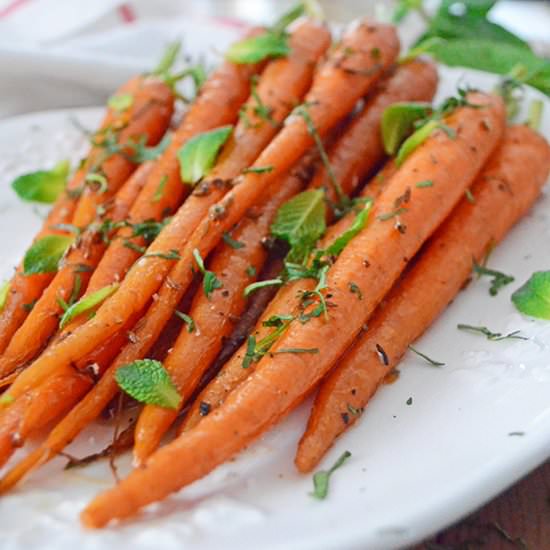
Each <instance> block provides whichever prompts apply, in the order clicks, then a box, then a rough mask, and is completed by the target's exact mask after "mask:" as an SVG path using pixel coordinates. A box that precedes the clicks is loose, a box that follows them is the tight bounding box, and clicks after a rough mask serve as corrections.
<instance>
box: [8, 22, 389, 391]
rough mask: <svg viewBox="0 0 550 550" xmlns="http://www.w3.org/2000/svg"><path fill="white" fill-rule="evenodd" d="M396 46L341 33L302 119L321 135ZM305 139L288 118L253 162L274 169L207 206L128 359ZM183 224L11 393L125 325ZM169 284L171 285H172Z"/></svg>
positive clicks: (379, 30)
mask: <svg viewBox="0 0 550 550" xmlns="http://www.w3.org/2000/svg"><path fill="white" fill-rule="evenodd" d="M346 48H354V51H356V54H355V55H353V56H351V57H350V56H347V55H346V52H347V51H348V50H347V49H346ZM362 48H365V49H366V51H363V49H362ZM372 48H377V51H378V50H379V51H380V55H376V56H374V57H376V60H375V59H374V58H373V56H372V55H371V49H372ZM397 50H398V42H397V37H396V34H395V30H394V29H393V28H392V27H389V26H385V25H378V26H377V25H371V24H367V23H362V24H359V25H357V26H356V27H354V29H353V30H352V31H351V32H349V33H348V34H347V35H346V36H345V37H344V40H343V42H342V44H341V45H340V46H339V47H338V48H336V50H335V51H334V52H333V54H332V56H331V57H330V59H329V61H328V62H326V63H325V64H324V65H323V66H322V67H321V68H320V70H318V71H317V75H316V77H315V79H314V83H313V86H312V89H311V91H310V92H309V93H308V95H307V96H306V99H307V105H308V112H309V117H310V119H311V122H312V124H313V125H315V126H316V128H317V131H318V133H319V134H320V135H321V136H324V135H325V134H326V133H327V132H328V131H329V130H330V129H331V128H332V127H333V126H334V125H335V124H336V123H337V122H338V121H339V120H340V119H341V118H342V117H343V116H344V115H345V114H347V112H349V111H350V110H351V109H352V108H353V106H354V104H355V102H356V101H357V99H358V98H359V97H361V96H362V95H364V94H365V93H366V92H367V91H368V90H369V89H370V88H371V87H372V86H373V85H374V84H375V83H376V82H377V81H378V79H379V78H380V76H381V75H382V73H383V71H384V70H385V69H386V68H387V67H388V66H389V65H390V64H391V63H392V62H393V60H394V59H395V57H396V55H397ZM335 97H338V99H339V101H338V102H337V103H336V104H333V103H332V102H331V100H330V98H335ZM312 144H313V137H312V136H311V135H310V133H309V131H308V125H307V124H306V121H305V120H304V118H303V117H302V116H294V117H292V119H291V120H290V121H289V122H288V123H287V124H286V125H285V126H284V128H283V129H282V130H281V131H280V132H279V134H277V136H276V137H275V139H274V140H273V141H272V142H271V143H270V144H269V146H268V147H267V148H266V149H264V151H263V152H262V154H261V155H260V156H259V157H258V159H257V160H256V162H255V163H254V167H256V168H262V167H265V166H273V167H274V168H273V170H272V171H271V172H265V173H262V174H258V173H248V174H246V176H244V177H243V180H242V183H240V184H239V185H237V186H236V187H235V188H234V189H232V190H231V191H230V192H229V193H228V194H227V195H226V196H225V197H224V198H223V199H222V200H221V201H220V202H219V203H217V204H216V205H214V207H212V208H211V216H209V218H207V219H204V220H203V221H202V222H201V223H200V225H199V226H198V227H197V229H196V230H195V232H194V233H193V235H192V238H191V239H190V240H189V242H188V243H187V244H186V245H185V247H184V249H183V251H182V253H181V256H182V257H181V259H180V260H179V261H178V262H177V264H176V266H174V269H173V270H172V272H171V275H170V281H171V282H170V283H169V284H167V285H164V287H163V288H162V290H161V291H160V296H159V299H158V300H157V301H155V302H154V303H153V306H152V308H151V309H150V310H149V312H148V315H147V318H146V319H145V320H144V322H143V324H140V329H141V334H140V337H139V338H138V339H137V342H136V344H135V345H132V346H128V348H126V349H125V350H124V352H123V353H124V354H127V356H130V357H134V358H135V356H136V351H135V350H138V351H139V353H140V354H141V353H142V351H141V350H143V349H146V348H147V346H149V345H151V343H152V342H154V341H155V340H156V337H158V334H159V333H160V331H161V330H162V327H163V326H164V324H165V323H166V321H167V320H168V319H169V318H170V317H171V315H172V313H173V311H174V309H175V305H176V304H177V302H178V301H179V299H180V298H181V296H182V295H183V293H184V292H185V290H186V289H187V287H188V286H189V283H190V280H191V277H192V273H191V269H190V268H191V267H192V266H193V264H194V261H193V251H194V249H195V248H197V249H198V250H199V252H200V253H201V255H202V256H203V257H205V256H207V255H208V253H209V252H210V251H211V250H213V248H214V247H215V246H216V245H217V244H218V242H219V241H220V240H221V238H222V236H223V233H224V232H225V231H228V230H230V229H231V227H233V225H235V224H236V223H237V222H238V221H239V220H240V219H241V218H242V217H243V215H244V214H245V212H246V211H247V210H248V209H249V208H250V207H251V206H253V205H254V204H255V202H256V201H257V200H260V199H261V196H262V194H263V191H264V190H265V188H266V187H267V186H268V185H269V184H270V183H271V182H273V181H275V180H276V179H277V178H278V177H280V176H281V175H282V174H284V173H285V172H286V171H288V169H289V168H290V167H291V166H292V165H293V164H294V163H295V162H296V161H297V160H299V158H300V157H301V155H302V154H303V153H304V152H305V150H307V149H308V148H309V147H310V146H311V145H312ZM184 223H185V220H181V219H180V218H178V217H177V216H176V217H175V218H174V219H173V220H172V222H171V223H170V224H168V225H167V226H166V227H165V228H164V230H163V231H162V232H161V234H160V235H159V236H158V237H157V239H156V240H155V241H154V242H153V243H152V245H151V246H150V247H149V249H148V254H147V257H144V258H142V259H141V260H140V261H139V262H137V263H136V265H135V267H134V268H133V269H132V270H131V271H130V272H129V273H128V275H127V276H126V278H125V279H124V281H123V282H122V284H121V286H120V288H119V289H118V291H117V292H116V293H115V294H114V295H113V296H112V297H111V298H109V299H108V300H107V301H106V302H105V303H104V304H103V305H102V306H101V307H100V308H99V310H98V311H97V314H96V316H95V317H94V318H93V319H91V320H90V321H88V322H87V323H86V324H85V325H83V326H81V327H79V328H78V329H77V330H76V331H75V332H74V333H72V334H71V335H69V336H68V337H67V338H66V339H65V340H63V341H62V342H59V343H58V344H57V345H56V346H53V347H52V348H51V349H50V350H49V351H47V352H45V353H44V354H42V356H41V357H40V358H38V360H37V361H36V362H35V364H34V366H35V368H34V369H32V371H29V370H28V369H27V370H26V371H24V372H23V373H21V375H20V376H19V377H18V379H17V380H16V381H15V383H14V384H13V386H12V387H11V389H10V393H12V392H20V391H22V390H25V389H27V388H28V387H29V386H32V385H36V384H39V383H40V382H41V381H42V380H43V379H45V378H47V377H48V376H49V375H50V373H51V372H53V371H55V370H56V368H59V365H62V366H65V367H66V366H67V365H68V364H69V363H70V362H71V361H74V360H77V359H79V358H80V357H82V356H83V355H85V354H86V353H88V352H89V351H90V350H91V349H93V347H94V346H96V345H98V344H99V343H100V342H101V341H103V340H104V339H105V338H106V335H107V334H108V333H109V332H110V331H111V330H112V326H113V323H114V321H115V320H116V321H122V322H124V320H125V319H126V318H128V317H129V316H130V315H131V314H132V313H133V312H134V311H136V310H140V309H141V308H142V307H143V306H144V304H145V303H146V302H147V301H148V300H149V298H150V297H151V296H152V295H153V294H154V293H155V292H156V291H157V290H158V289H159V286H160V285H161V283H162V281H163V279H164V278H165V276H166V275H167V274H168V271H169V269H170V267H171V265H172V264H173V261H172V260H169V259H167V258H165V257H162V256H159V254H162V255H165V254H166V253H167V251H170V250H180V247H181V244H182V243H181V238H180V237H181V232H180V228H181V226H182V224H184ZM151 254H154V255H151ZM174 281H176V283H177V284H172V282H174ZM132 347H133V348H134V349H132ZM121 358H122V355H121ZM15 396H16V394H15V393H14V397H15Z"/></svg>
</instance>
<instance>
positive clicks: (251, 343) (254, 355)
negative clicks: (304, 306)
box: [242, 320, 292, 369]
mask: <svg viewBox="0 0 550 550" xmlns="http://www.w3.org/2000/svg"><path fill="white" fill-rule="evenodd" d="M291 322H292V320H289V321H287V322H284V323H281V324H280V325H277V326H276V327H275V329H274V330H273V331H272V332H270V333H269V334H268V335H266V336H264V338H262V339H261V340H260V341H259V342H256V338H255V337H254V336H253V335H252V334H251V335H249V337H248V339H247V341H246V353H245V356H244V358H243V364H242V368H243V369H247V368H249V367H250V365H252V363H257V362H258V361H259V360H260V359H261V358H262V357H263V356H264V355H265V354H266V353H268V352H269V350H270V349H271V346H273V344H274V343H275V342H276V341H277V340H278V338H279V337H280V336H281V335H282V334H283V333H284V332H285V330H286V329H287V328H288V327H289V326H290V323H291Z"/></svg>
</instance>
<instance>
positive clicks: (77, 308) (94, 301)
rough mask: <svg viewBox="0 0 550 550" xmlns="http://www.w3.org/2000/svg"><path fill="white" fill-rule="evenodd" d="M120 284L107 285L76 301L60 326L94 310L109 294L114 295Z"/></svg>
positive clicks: (62, 326)
mask: <svg viewBox="0 0 550 550" xmlns="http://www.w3.org/2000/svg"><path fill="white" fill-rule="evenodd" d="M119 286H120V285H119V284H118V283H113V284H112V285H109V286H105V287H103V288H100V289H99V290H96V291H95V292H92V294H89V295H88V296H84V297H83V298H81V299H80V300H78V302H76V303H74V304H73V305H72V306H69V307H68V308H67V309H66V311H65V313H64V314H63V316H62V317H61V321H60V322H59V328H61V329H63V328H65V327H66V326H67V325H68V324H69V323H70V322H71V321H72V320H73V319H74V318H75V317H78V316H79V315H82V314H83V313H87V312H89V311H91V310H93V309H94V308H95V307H96V306H98V305H99V304H101V303H102V302H104V301H105V300H106V299H107V298H109V296H112V295H113V294H114V293H115V292H116V291H117V290H118V287H119Z"/></svg>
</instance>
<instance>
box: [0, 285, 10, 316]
mask: <svg viewBox="0 0 550 550" xmlns="http://www.w3.org/2000/svg"><path fill="white" fill-rule="evenodd" d="M9 291H10V282H9V281H5V282H3V283H2V285H1V286H0V311H2V310H3V309H4V306H5V305H6V301H7V299H8V293H9Z"/></svg>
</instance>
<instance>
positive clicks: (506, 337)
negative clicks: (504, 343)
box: [456, 323, 529, 342]
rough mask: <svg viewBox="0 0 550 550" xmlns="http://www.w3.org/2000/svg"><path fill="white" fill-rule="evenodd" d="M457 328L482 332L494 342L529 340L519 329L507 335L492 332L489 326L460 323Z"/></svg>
mask: <svg viewBox="0 0 550 550" xmlns="http://www.w3.org/2000/svg"><path fill="white" fill-rule="evenodd" d="M456 328H457V329H458V330H464V331H467V332H474V333H477V334H481V335H483V336H485V337H486V338H487V340H492V341H494V342H499V341H501V340H514V339H515V340H529V338H526V337H525V336H520V335H519V332H520V331H519V330H515V331H514V332H510V333H508V334H506V335H503V334H502V333H501V332H492V331H490V330H489V329H488V328H487V327H476V326H472V325H465V324H462V323H459V324H458V325H456Z"/></svg>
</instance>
